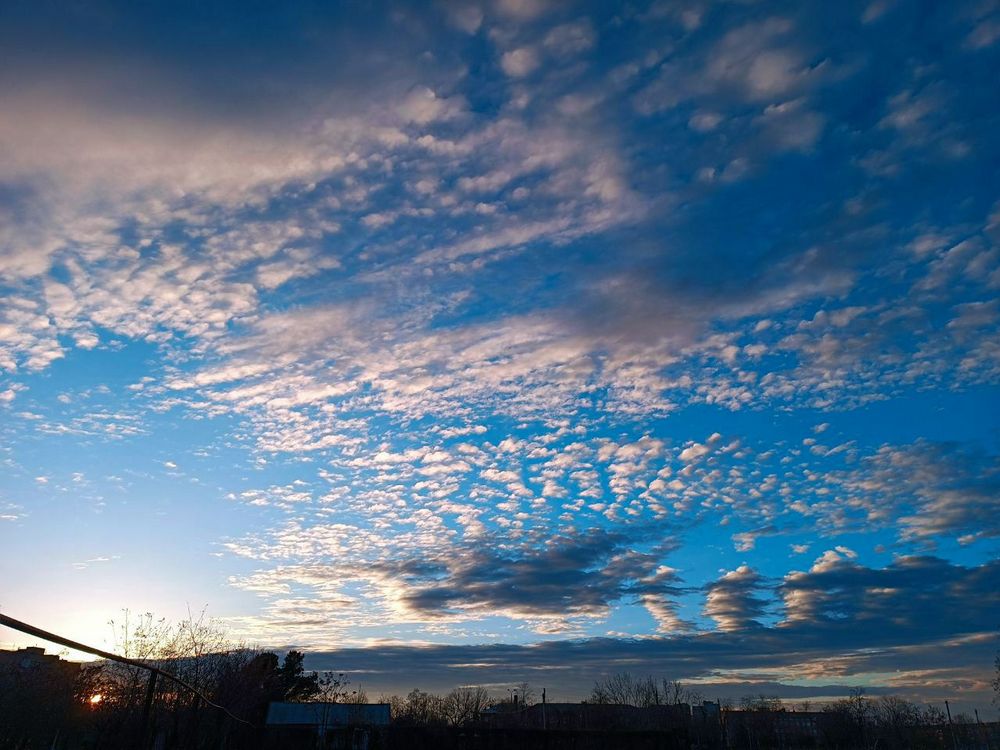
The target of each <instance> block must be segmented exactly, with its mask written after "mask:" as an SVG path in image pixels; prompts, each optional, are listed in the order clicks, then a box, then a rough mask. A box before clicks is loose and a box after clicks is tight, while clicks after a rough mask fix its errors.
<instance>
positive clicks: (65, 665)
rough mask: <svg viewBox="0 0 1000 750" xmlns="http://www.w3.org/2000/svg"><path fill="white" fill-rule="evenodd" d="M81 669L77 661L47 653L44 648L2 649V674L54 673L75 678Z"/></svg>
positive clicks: (0, 670)
mask: <svg viewBox="0 0 1000 750" xmlns="http://www.w3.org/2000/svg"><path fill="white" fill-rule="evenodd" d="M79 671H80V665H79V664H78V663H77V662H73V661H66V660H65V659H62V658H60V657H58V656H56V655H55V654H46V653H45V649H44V648H39V647H38V646H28V647H27V648H21V649H18V650H17V651H0V674H6V675H12V674H20V675H28V674H35V675H39V676H41V675H46V676H48V675H53V676H60V677H64V678H70V679H72V678H74V677H76V675H77V673H78V672H79Z"/></svg>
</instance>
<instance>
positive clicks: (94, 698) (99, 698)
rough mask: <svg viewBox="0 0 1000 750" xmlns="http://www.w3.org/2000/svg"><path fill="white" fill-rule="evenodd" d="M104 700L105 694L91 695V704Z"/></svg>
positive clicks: (94, 704)
mask: <svg viewBox="0 0 1000 750" xmlns="http://www.w3.org/2000/svg"><path fill="white" fill-rule="evenodd" d="M102 700H104V696H103V695H101V694H100V693H94V694H93V695H92V696H90V705H91V706H96V705H97V704H99V703H100V702H101V701H102Z"/></svg>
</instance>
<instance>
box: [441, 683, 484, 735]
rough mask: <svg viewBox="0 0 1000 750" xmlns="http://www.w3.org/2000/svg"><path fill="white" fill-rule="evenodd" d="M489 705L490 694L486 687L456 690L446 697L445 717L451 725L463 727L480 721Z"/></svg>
mask: <svg viewBox="0 0 1000 750" xmlns="http://www.w3.org/2000/svg"><path fill="white" fill-rule="evenodd" d="M489 704H490V694H489V692H487V690H486V688H484V687H480V686H476V687H462V688H455V689H454V690H452V691H451V692H450V693H448V695H447V696H445V699H444V710H445V716H446V717H447V720H448V723H449V724H451V725H453V726H461V725H463V724H468V723H470V722H474V721H479V717H480V716H481V715H482V713H483V711H484V710H485V709H486V707H487V706H489Z"/></svg>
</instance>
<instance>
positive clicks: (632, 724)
mask: <svg viewBox="0 0 1000 750" xmlns="http://www.w3.org/2000/svg"><path fill="white" fill-rule="evenodd" d="M482 718H483V722H484V723H485V724H486V725H487V726H490V727H494V728H497V729H543V728H544V729H553V730H574V731H587V730H601V731H604V730H621V731H662V730H669V731H673V730H679V729H686V728H687V725H688V722H689V721H690V718H691V707H690V706H688V705H687V704H686V703H682V704H679V705H676V706H649V707H648V708H636V707H635V706H618V705H611V704H603V703H546V704H541V703H536V704H535V705H533V706H529V707H528V708H522V709H519V710H513V711H511V710H507V711H503V710H498V711H487V712H484V713H483V717H482Z"/></svg>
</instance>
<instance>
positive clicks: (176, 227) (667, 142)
mask: <svg viewBox="0 0 1000 750" xmlns="http://www.w3.org/2000/svg"><path fill="white" fill-rule="evenodd" d="M873 7H874V6H873ZM94 8H95V9H92V10H88V9H83V8H78V9H74V10H70V11H67V12H66V13H65V14H60V15H59V16H58V17H52V14H51V13H49V12H48V11H46V10H45V9H44V8H39V9H36V10H32V9H30V8H27V7H25V8H22V9H20V10H19V11H18V12H17V13H16V14H15V15H14V16H13V17H12V19H11V23H10V24H8V25H7V28H6V29H5V30H4V31H3V32H0V41H2V42H3V43H4V47H5V50H7V52H6V54H7V56H8V57H9V65H5V66H4V67H5V72H4V73H2V74H0V96H2V98H3V101H4V106H3V111H4V113H5V114H4V116H3V117H2V118H0V409H2V410H3V413H4V419H3V420H2V424H0V451H2V453H0V460H2V461H3V462H4V467H5V471H4V479H3V482H2V483H0V531H2V532H3V533H4V534H7V533H8V530H14V532H13V533H15V534H16V536H17V538H28V537H31V538H34V539H44V540H46V541H45V544H51V545H52V548H53V549H60V548H61V547H60V545H64V544H65V545H67V546H66V560H65V565H66V566H68V567H70V568H72V567H73V566H74V565H76V566H77V568H76V571H77V573H78V574H79V576H91V575H92V576H100V577H101V578H100V580H101V581H104V582H105V583H104V584H102V586H103V589H102V590H108V591H112V590H113V591H116V592H119V593H120V594H121V596H120V597H114V596H111V595H109V596H110V598H109V600H108V601H103V602H99V603H97V604H96V605H95V607H96V608H102V607H103V608H105V609H107V608H109V607H110V608H111V609H112V610H113V609H115V608H117V607H119V606H126V605H127V606H137V605H141V606H142V607H143V608H147V609H161V608H163V609H167V610H169V609H170V608H171V606H173V605H172V603H171V602H173V601H175V600H176V601H181V600H184V601H187V600H191V599H192V597H193V598H205V599H206V600H208V599H210V598H212V599H217V600H218V605H217V606H218V612H219V614H220V615H222V616H224V617H225V618H226V619H227V621H228V622H229V623H230V624H231V626H232V627H233V628H234V629H236V630H237V632H239V633H240V634H241V635H245V636H246V637H248V638H250V639H253V640H255V641H261V642H266V643H268V644H274V645H301V646H304V647H306V648H312V649H322V651H323V653H322V654H320V655H318V656H317V657H316V658H317V661H316V666H318V667H322V666H323V665H331V666H336V668H338V669H341V668H344V669H349V670H352V671H358V672H359V673H363V674H365V675H367V676H366V677H365V684H366V686H368V685H375V684H378V685H384V686H385V687H386V689H403V688H408V687H412V685H411V684H410V682H411V681H410V678H409V676H408V675H409V674H412V675H414V679H419V678H420V677H421V676H422V677H424V678H426V679H427V680H428V682H427V683H426V685H422V686H426V687H435V686H438V687H444V686H446V683H448V682H449V681H451V683H461V684H468V683H469V682H471V681H484V682H485V681H491V680H492V681H496V682H502V681H503V680H505V679H508V678H509V679H514V677H515V676H517V678H518V679H522V678H524V677H525V676H526V675H524V674H523V672H522V673H517V674H516V675H515V673H516V672H517V670H518V669H522V670H523V669H527V668H529V667H530V669H532V670H542V669H545V670H552V669H555V670H556V672H557V673H558V674H560V675H564V678H560V679H561V682H559V685H561V686H563V687H561V688H560V689H565V690H566V691H567V692H568V693H572V692H573V691H574V690H578V689H579V685H581V684H584V683H586V682H587V679H589V676H591V674H592V673H593V672H594V671H595V670H599V669H603V670H605V671H606V670H607V669H610V668H611V667H612V666H614V665H626V664H629V663H634V660H635V659H643V660H648V663H649V664H650V665H651V666H650V669H653V668H654V667H655V668H656V669H660V670H662V671H663V672H664V673H667V674H670V675H672V676H677V677H684V678H686V679H694V680H698V681H701V682H703V683H705V684H711V685H713V686H714V687H713V689H717V690H718V691H720V694H725V691H726V690H734V691H735V690H738V689H744V690H745V689H749V688H748V686H750V685H758V686H763V685H767V686H771V687H773V689H774V690H775V691H777V692H781V693H782V694H783V695H788V696H792V695H814V696H819V695H829V694H830V691H831V690H834V688H835V685H840V686H843V685H844V684H847V681H848V680H856V681H857V682H859V683H864V684H866V685H867V686H868V687H869V688H870V689H871V690H872V691H874V692H878V691H890V690H896V691H899V692H904V693H907V694H911V695H914V696H917V697H921V698H923V697H932V696H938V695H945V694H947V692H948V691H949V690H956V691H960V692H961V693H962V695H963V696H964V698H963V699H968V700H969V701H970V703H976V701H980V702H981V701H982V696H983V695H985V690H986V688H985V684H986V683H985V682H984V674H985V671H984V670H986V669H987V667H988V662H989V659H988V658H985V659H984V658H983V657H984V654H985V652H986V651H987V650H988V649H987V648H986V646H985V645H983V644H984V643H985V642H986V641H985V639H986V638H987V637H988V636H989V634H990V632H991V628H995V623H992V624H991V623H990V622H988V620H989V617H988V616H987V614H988V611H989V607H990V606H992V607H994V610H993V611H994V612H995V606H996V602H995V601H994V600H993V598H991V592H990V590H989V587H988V585H987V584H986V581H988V580H989V577H990V575H992V574H994V573H995V571H994V570H993V568H995V562H996V552H997V548H996V543H997V539H998V538H1000V537H998V535H1000V529H998V528H997V527H996V525H995V524H994V523H992V522H991V519H992V518H995V517H996V515H997V514H996V510H997V502H998V484H997V476H998V474H997V445H996V439H995V435H993V434H992V433H991V432H990V430H989V427H988V424H987V423H988V422H989V419H988V418H987V415H991V414H994V413H995V412H996V408H997V394H996V384H997V382H998V375H1000V356H998V349H997V346H996V344H995V341H996V332H997V325H998V322H1000V315H998V311H997V305H996V291H997V288H998V287H1000V270H998V269H1000V249H998V247H997V243H998V240H1000V236H998V226H1000V218H998V217H1000V208H998V205H1000V204H998V202H997V201H998V196H997V195H996V192H995V190H994V189H993V188H992V182H993V180H992V179H991V178H992V173H991V171H990V169H989V167H990V165H991V164H992V163H993V162H994V161H995V156H996V139H995V137H993V136H992V133H993V132H995V127H994V126H995V121H996V118H997V111H996V103H995V97H994V96H992V90H993V86H992V83H993V81H992V75H991V71H992V69H993V67H994V65H995V60H996V55H997V48H996V44H995V42H996V35H995V34H992V33H991V31H990V30H991V29H992V28H993V27H994V26H995V25H996V19H995V18H994V17H993V16H991V15H990V14H989V12H987V11H985V10H983V9H982V8H979V7H978V6H976V7H972V6H971V5H970V6H969V7H968V8H965V7H961V8H960V7H955V8H950V7H949V8H945V7H943V6H942V7H941V8H937V9H934V10H933V15H934V19H935V22H933V23H928V22H923V21H921V19H919V18H917V17H916V15H915V14H912V13H910V12H909V11H908V10H906V9H905V8H903V7H901V6H886V7H884V8H883V7H880V8H879V9H878V12H875V11H874V10H872V9H869V11H868V12H865V11H863V10H856V9H853V10H852V9H850V8H847V7H841V6H837V7H833V6H831V7H829V8H824V9H823V10H822V11H821V12H819V13H817V14H803V13H802V12H801V9H799V8H796V7H794V5H793V4H781V3H779V4H777V5H773V6H771V7H769V9H768V12H767V13H766V14H764V13H761V12H760V9H758V8H756V7H751V6H747V7H743V6H739V5H736V6H732V7H728V6H726V7H723V6H719V7H708V6H703V5H701V4H698V3H693V4H685V5H683V6H680V5H678V6H676V7H668V6H665V5H664V4H662V3H650V4H639V5H638V6H635V7H632V6H630V7H628V8H624V7H623V8H618V9H613V8H610V7H605V6H601V5H600V4H565V3H548V2H537V1H536V0H532V1H530V2H529V1H527V0H502V1H501V0H497V2H483V3H475V2H470V3H465V4H462V5H456V4H451V3H448V4H442V5H438V6H435V7H434V8H432V9H431V10H427V9H426V8H423V7H417V6H416V5H409V4H406V3H403V4H396V5H395V6H393V8H392V9H386V12H385V13H375V14H373V15H372V16H371V17H364V18H362V17H360V16H358V15H357V14H340V13H338V12H337V11H335V10H328V9H327V10H320V9H316V8H313V7H311V6H309V5H308V4H300V3H289V4H286V5H285V6H284V7H282V8H281V9H275V10H273V11H270V12H265V11H262V10H260V11H250V12H248V13H249V15H245V14H243V13H239V14H236V13H234V12H233V11H232V9H226V8H225V7H223V6H222V5H219V7H218V8H216V9H214V11H213V13H214V15H213V13H209V12H208V11H207V10H206V9H204V8H203V9H191V10H190V11H188V12H176V13H173V12H172V13H170V14H169V15H164V14H162V13H161V12H160V11H159V10H158V9H157V8H152V7H150V8H147V9H145V10H143V11H136V10H135V9H129V8H125V7H123V6H120V5H119V4H117V3H111V2H109V3H102V4H100V5H99V7H98V6H94ZM268 13H270V15H268ZM259 14H264V15H263V16H261V15H259ZM263 20H266V23H261V21H263ZM890 26H891V30H890ZM265 30H266V32H265ZM223 31H224V32H225V33H223ZM43 32H44V33H43ZM40 40H44V41H45V45H46V46H45V47H44V48H45V49H46V50H48V51H47V53H46V54H44V55H43V54H40V51H41V49H42V47H40V46H39V45H40ZM817 425H822V428H819V427H817ZM177 467H182V470H181V469H178V468H177ZM35 477H44V478H45V480H46V481H45V482H39V481H35ZM71 521H72V523H71ZM73 524H77V525H79V528H83V529H86V530H87V535H88V536H89V537H90V539H89V540H88V545H87V546H86V549H84V548H82V547H79V546H78V545H76V546H74V545H75V543H72V540H73V539H75V538H76V535H75V531H76V528H77V527H76V526H74V525H73ZM151 524H161V525H162V524H168V525H170V524H176V525H177V529H176V530H177V532H178V534H179V535H180V536H183V537H184V538H185V539H188V540H189V543H190V549H189V550H188V552H187V553H186V556H185V558H184V559H185V563H184V564H183V565H182V566H180V567H179V568H175V567H174V566H172V565H166V564H157V563H158V562H161V563H162V562H163V558H162V557H160V556H161V555H163V554H165V553H163V552H161V551H158V550H150V549H148V548H144V549H140V547H139V546H138V545H137V544H135V543H133V542H130V541H129V540H130V539H134V538H138V537H139V536H140V534H141V532H142V531H143V530H144V529H147V528H148V527H149V526H150V525H151ZM182 529H185V530H184V531H182ZM22 532H25V533H24V534H22ZM16 544H18V542H17V541H16V540H15V547H14V551H13V552H12V553H10V554H11V555H12V558H11V560H10V562H11V564H18V560H19V559H21V557H23V555H22V556H19V554H18V552H17V549H16ZM102 545H103V547H105V549H99V548H100V547H102ZM95 550H96V552H95ZM98 553H99V554H98ZM105 558H106V561H105ZM54 559H59V558H58V555H56V556H55V558H54ZM97 559H99V560H101V561H102V564H101V565H87V566H85V567H81V564H80V563H79V561H80V560H88V561H93V560H97ZM143 560H146V561H148V563H141V562H140V561H143ZM206 560H208V561H209V562H210V564H211V567H209V566H208V565H206V564H204V563H205V561H206ZM143 565H148V567H146V568H143ZM139 571H143V572H144V574H145V575H147V576H150V577H152V578H153V579H155V580H157V581H159V583H160V584H161V586H160V588H159V589H158V590H160V591H164V592H170V593H167V594H164V596H163V599H162V600H159V601H144V602H141V603H139V602H130V601H119V599H124V598H128V596H131V595H136V596H140V594H138V593H136V592H141V591H147V590H151V588H150V587H149V586H145V585H143V586H139V585H138V584H136V583H135V581H134V580H133V579H132V578H131V576H133V575H138V574H139ZM165 571H173V572H171V573H169V574H168V573H167V572H165ZM19 578H22V579H24V580H25V581H28V580H32V579H31V577H30V576H20V577H19ZM93 580H97V579H96V578H95V579H93ZM108 581H111V582H112V584H113V585H112V584H108V583H107V582H108ZM35 583H38V584H42V583H47V582H46V581H35ZM220 591H221V592H223V593H219V592H220ZM18 593H21V594H24V591H20V590H19V592H15V593H14V595H17V594H18ZM25 595H26V594H25ZM111 599H115V600H114V601H111ZM960 599H961V600H962V601H966V600H970V601H971V600H972V599H975V600H976V603H975V605H974V606H970V607H966V608H965V609H963V608H962V607H960V606H958V602H959V600H960ZM932 600H933V601H936V602H940V601H954V602H955V603H956V605H955V606H954V607H950V608H949V609H948V611H949V612H953V613H954V614H953V616H950V617H947V618H941V619H940V622H938V621H936V620H935V621H933V622H932V621H931V620H932V618H926V617H921V616H920V614H919V611H918V610H919V608H920V607H922V606H930V602H931V601H932ZM211 603H212V604H213V606H215V604H216V603H215V602H211ZM26 606H27V605H26ZM46 606H47V605H45V604H43V603H39V604H37V605H36V606H35V613H36V614H37V615H38V616H39V617H43V616H44V615H45V614H46V613H47V612H48V610H47V608H46ZM91 609H94V607H92V608H91ZM29 614H31V612H29ZM105 619H106V618H105ZM876 638H877V639H878V642H877V643H876V642H875V641H874V640H872V639H876ZM484 643H493V644H501V645H493V646H483V645H475V644H484ZM366 644H367V645H368V646H370V647H371V648H368V649H367V650H365V649H355V648H354V647H358V646H362V645H366ZM406 644H409V646H407V645H406ZM503 644H506V645H503ZM875 647H877V651H873V650H872V649H873V648H875ZM945 653H946V654H948V659H947V660H943V659H942V658H941V657H940V654H945ZM389 660H396V662H397V664H398V666H397V667H393V666H392V665H391V664H390V661H389ZM487 662H488V663H490V664H492V665H493V667H492V669H493V671H492V672H491V673H490V674H487V673H485V672H482V671H477V670H478V669H479V668H477V667H473V666H469V667H462V666H456V665H461V664H469V665H474V664H479V663H487ZM518 665H520V666H518ZM407 669H409V670H411V672H410V673H406V672H405V670H407ZM886 674H892V675H895V676H893V677H889V678H887V677H885V675H886ZM802 675H806V677H805V678H803V679H806V680H807V681H808V685H806V686H803V685H801V684H797V685H794V686H793V685H790V684H788V682H787V681H788V680H791V679H798V678H799V677H801V676H802ZM920 680H923V681H924V682H923V686H922V687H921V683H920ZM553 685H555V683H553ZM726 686H729V687H726ZM737 686H742V687H737Z"/></svg>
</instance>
